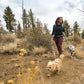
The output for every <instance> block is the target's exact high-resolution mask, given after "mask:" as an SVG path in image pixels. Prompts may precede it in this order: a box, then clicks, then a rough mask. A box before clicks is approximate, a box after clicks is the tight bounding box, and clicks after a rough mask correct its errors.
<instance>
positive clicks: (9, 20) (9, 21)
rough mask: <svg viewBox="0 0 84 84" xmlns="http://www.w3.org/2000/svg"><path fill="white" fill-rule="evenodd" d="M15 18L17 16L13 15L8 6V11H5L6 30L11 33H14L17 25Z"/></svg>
mask: <svg viewBox="0 0 84 84" xmlns="http://www.w3.org/2000/svg"><path fill="white" fill-rule="evenodd" d="M14 16H15V15H14V14H13V13H12V10H11V8H10V7H9V6H7V7H6V9H5V10H4V15H3V18H4V20H5V22H6V28H7V29H8V30H9V32H13V30H14V26H15V25H16V24H15V22H16V20H15V18H14Z"/></svg>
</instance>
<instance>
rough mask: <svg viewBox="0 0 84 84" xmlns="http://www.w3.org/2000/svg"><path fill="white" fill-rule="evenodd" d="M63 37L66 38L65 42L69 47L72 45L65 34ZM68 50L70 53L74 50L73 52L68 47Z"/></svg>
mask: <svg viewBox="0 0 84 84" xmlns="http://www.w3.org/2000/svg"><path fill="white" fill-rule="evenodd" d="M63 37H64V39H65V41H66V42H67V45H68V46H70V45H71V44H70V42H69V41H68V40H67V39H66V35H65V34H64V35H63ZM68 50H69V52H72V50H71V49H70V48H69V47H68Z"/></svg>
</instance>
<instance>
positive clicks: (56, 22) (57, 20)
mask: <svg viewBox="0 0 84 84" xmlns="http://www.w3.org/2000/svg"><path fill="white" fill-rule="evenodd" d="M60 18H62V17H57V19H56V21H55V24H56V25H58V22H59V19H60ZM62 24H63V21H62Z"/></svg>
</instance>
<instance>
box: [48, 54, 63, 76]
mask: <svg viewBox="0 0 84 84" xmlns="http://www.w3.org/2000/svg"><path fill="white" fill-rule="evenodd" d="M63 58H64V55H60V57H59V58H58V59H55V60H54V61H49V62H48V64H47V70H48V76H51V74H53V73H54V72H56V71H58V72H60V70H61V66H62V61H63Z"/></svg>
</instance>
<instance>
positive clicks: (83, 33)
mask: <svg viewBox="0 0 84 84" xmlns="http://www.w3.org/2000/svg"><path fill="white" fill-rule="evenodd" d="M82 38H83V39H84V30H83V31H82Z"/></svg>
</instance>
